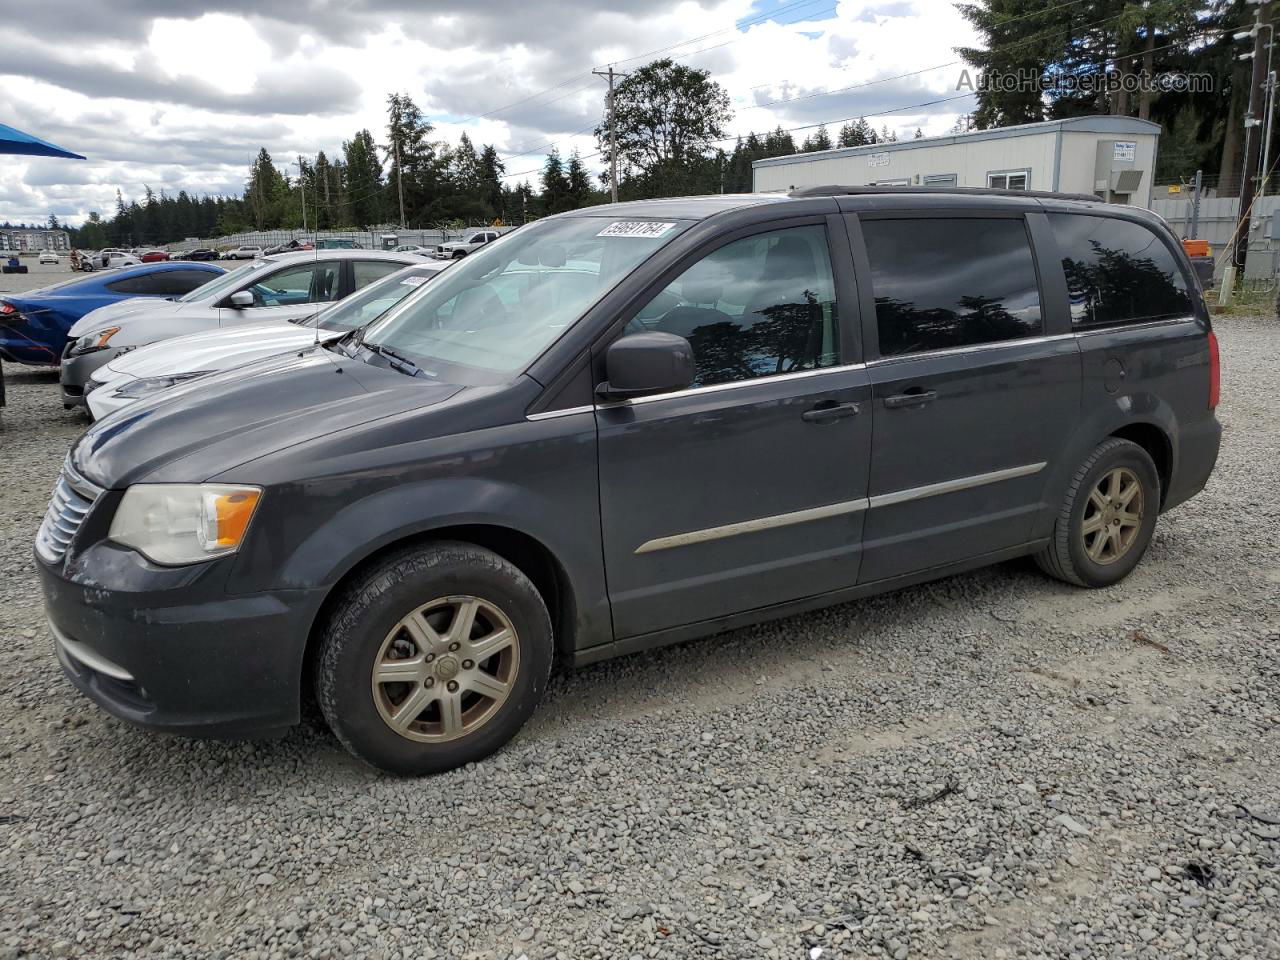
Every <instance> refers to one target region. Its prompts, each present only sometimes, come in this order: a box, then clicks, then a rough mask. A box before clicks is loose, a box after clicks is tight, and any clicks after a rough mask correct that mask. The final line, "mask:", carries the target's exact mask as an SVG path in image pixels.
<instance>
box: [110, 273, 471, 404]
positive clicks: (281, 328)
mask: <svg viewBox="0 0 1280 960" xmlns="http://www.w3.org/2000/svg"><path fill="white" fill-rule="evenodd" d="M447 266H449V264H447V263H418V264H416V265H414V266H412V267H404V268H403V269H401V270H397V271H396V272H395V273H392V274H390V275H388V276H386V277H383V278H382V279H381V280H375V281H374V282H373V283H371V284H369V285H368V286H367V287H365V288H364V289H362V290H359V291H357V292H356V293H353V294H352V295H351V296H349V297H348V298H347V299H345V300H343V301H341V302H339V303H335V304H333V305H332V306H329V307H327V308H325V309H324V310H322V311H320V312H319V313H317V314H316V315H315V316H314V317H311V318H309V319H307V320H302V321H300V322H299V323H297V324H288V323H278V322H276V323H253V324H249V325H247V326H242V327H232V328H229V329H219V330H210V331H209V332H208V333H196V334H192V335H191V336H188V337H174V338H173V339H172V340H165V341H163V342H162V343H153V344H151V345H150V346H147V347H142V348H140V349H138V350H134V351H132V352H130V353H126V354H123V355H122V356H118V357H116V358H115V359H114V360H112V361H111V362H110V363H108V364H107V365H106V366H105V367H102V368H101V369H99V370H98V371H97V372H96V373H94V374H93V376H92V377H90V378H89V382H88V383H87V384H86V385H85V396H86V398H87V402H88V405H89V412H90V413H91V414H92V415H93V417H94V419H95V420H96V419H100V418H102V417H105V416H107V414H110V413H114V412H115V411H117V410H119V409H120V408H122V407H127V406H128V405H129V404H131V403H133V402H135V401H137V400H141V399H143V398H144V397H149V396H151V395H153V394H155V393H159V392H160V391H161V390H167V389H168V388H169V387H171V386H173V385H175V384H178V383H182V382H184V381H186V380H193V379H195V378H196V377H201V376H204V375H205V374H208V373H215V372H218V371H221V370H229V369H231V368H232V367H238V366H241V365H243V364H246V363H250V362H252V361H254V360H261V359H263V358H264V357H273V356H275V355H277V354H280V353H287V352H288V351H290V350H298V349H302V348H305V347H307V346H310V345H311V344H312V343H315V342H317V341H319V342H327V341H329V340H333V339H336V338H338V337H341V336H343V335H345V334H347V333H350V332H351V331H352V330H354V329H356V328H357V327H362V326H364V325H365V324H367V323H371V322H372V321H374V320H376V319H377V318H378V317H380V316H382V315H383V314H384V313H386V312H387V311H388V310H390V309H391V308H392V307H394V306H395V305H396V304H398V303H399V302H400V301H401V300H404V299H405V298H406V297H408V296H409V295H410V294H412V293H413V292H414V291H415V290H417V289H418V287H420V286H421V285H422V284H423V283H425V282H426V281H427V280H430V279H431V278H432V277H434V276H435V275H436V274H438V273H440V271H442V270H444V269H445V268H446V267H447Z"/></svg>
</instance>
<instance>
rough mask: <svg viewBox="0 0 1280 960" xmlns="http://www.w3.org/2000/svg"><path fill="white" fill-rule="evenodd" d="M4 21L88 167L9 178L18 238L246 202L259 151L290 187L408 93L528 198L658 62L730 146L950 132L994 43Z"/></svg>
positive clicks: (291, 23) (264, 2) (768, 22)
mask: <svg viewBox="0 0 1280 960" xmlns="http://www.w3.org/2000/svg"><path fill="white" fill-rule="evenodd" d="M19 4H20V6H19ZM0 15H3V16H4V22H5V28H4V29H5V35H6V36H5V39H6V43H5V56H4V57H3V59H0V121H2V122H5V123H9V124H10V125H12V126H15V127H17V128H19V129H21V130H25V131H28V132H30V133H34V134H36V135H38V136H41V137H44V138H45V139H47V140H51V141H53V142H54V143H57V144H59V145H61V146H64V147H67V148H68V149H71V150H74V151H76V152H78V153H83V154H85V155H86V156H87V157H89V160H88V161H87V162H83V161H58V160H24V159H23V158H20V157H0V221H2V220H11V221H24V220H25V221H35V220H44V219H46V218H47V217H48V215H49V214H50V213H55V214H57V215H58V216H59V217H60V218H63V219H66V220H69V221H71V222H80V221H81V220H82V219H83V217H84V216H85V215H86V214H87V213H88V212H89V211H90V210H99V211H102V212H103V213H104V214H109V213H110V211H111V210H112V209H113V207H114V199H115V192H116V189H117V188H119V189H120V190H122V191H123V192H124V195H125V197H126V198H129V197H133V196H138V195H140V194H141V193H142V191H143V187H144V185H150V186H151V187H152V189H154V190H157V191H159V190H160V189H164V190H166V191H169V192H171V193H176V192H177V191H178V190H180V189H186V190H188V191H191V192H193V193H197V194H200V193H236V194H238V193H239V192H240V191H241V190H242V189H243V184H244V179H245V173H246V169H247V166H248V162H249V159H250V158H251V157H252V156H253V155H254V154H255V153H257V151H258V148H259V147H260V146H265V147H266V148H267V149H268V150H269V151H270V152H271V154H272V156H273V157H274V158H275V159H276V162H277V164H280V165H281V166H283V165H285V164H288V163H291V162H292V161H294V160H295V159H296V158H297V157H298V156H299V155H302V156H314V154H315V153H316V152H317V151H318V150H325V151H326V152H327V153H329V154H330V155H331V156H332V155H334V154H336V153H338V151H339V150H340V147H341V143H342V141H343V140H344V139H349V138H350V137H351V135H352V134H353V133H354V132H355V131H357V130H359V129H360V128H361V127H368V128H369V129H370V130H372V131H373V133H374V136H375V137H376V138H377V139H378V140H379V141H380V142H381V141H382V139H383V138H384V136H385V117H386V113H385V109H386V108H385V101H386V95H387V94H388V93H389V92H391V91H395V90H398V91H403V92H407V93H409V94H410V95H411V96H412V97H414V99H415V100H416V101H417V103H418V104H419V106H421V107H422V109H423V110H424V112H425V113H426V114H427V115H428V116H429V117H430V118H431V120H432V122H433V123H434V124H435V125H436V137H437V138H439V139H444V140H449V141H454V140H456V139H457V137H458V136H459V134H460V133H462V132H463V131H464V130H465V131H467V132H468V133H469V134H470V136H471V138H472V140H473V141H474V142H475V143H476V144H477V146H479V145H480V144H482V143H493V144H495V145H496V146H497V147H498V148H499V150H500V151H501V153H502V154H503V157H504V162H505V163H506V168H507V171H508V173H509V175H510V176H511V177H512V182H514V181H515V180H520V179H526V178H527V179H530V180H535V181H536V175H537V169H538V167H539V166H540V164H541V161H542V158H543V157H544V156H545V154H546V151H547V150H548V149H549V148H550V146H551V145H552V144H554V145H556V146H558V147H559V149H560V150H561V152H562V153H565V154H568V153H569V152H570V151H572V150H573V149H574V148H575V147H576V148H578V149H579V150H580V151H581V153H582V155H583V156H584V157H587V156H588V155H590V154H594V153H595V152H596V144H595V140H594V138H593V137H592V136H591V134H590V129H591V128H592V127H593V126H594V125H595V124H596V123H597V122H598V121H599V118H600V116H601V111H602V110H603V90H604V82H603V81H602V80H600V79H598V78H596V77H593V76H592V75H591V73H590V71H591V70H592V69H593V68H601V67H604V66H605V65H607V64H610V63H612V64H614V65H616V67H617V69H619V70H624V71H625V70H627V69H628V68H634V67H635V66H638V65H641V64H643V63H645V62H646V61H647V60H649V59H653V58H654V57H656V56H659V55H662V56H674V57H676V58H678V59H679V61H680V62H683V63H686V64H689V65H691V66H696V67H700V68H704V69H707V70H710V71H711V73H712V75H713V77H714V78H715V79H716V80H718V81H719V82H720V83H722V84H724V86H725V87H726V88H727V89H728V91H729V93H730V95H731V97H732V99H733V105H734V113H735V116H734V120H733V122H732V123H731V124H730V127H729V129H730V132H732V133H746V132H748V131H750V130H753V129H754V130H765V129H771V128H773V127H775V126H777V125H781V126H782V127H784V128H788V129H790V128H797V127H805V126H807V125H810V124H816V123H818V122H821V121H825V122H828V123H830V124H831V125H832V129H831V134H832V135H833V136H834V135H835V133H836V129H835V128H836V127H837V126H838V125H839V124H838V121H840V120H843V119H844V118H847V117H856V116H859V115H866V116H867V117H868V121H869V122H871V123H873V124H874V125H875V127H876V128H877V129H879V128H880V127H881V126H882V125H885V124H887V125H888V126H889V128H890V129H891V130H894V131H896V132H897V133H898V135H899V136H910V135H911V134H913V133H914V131H915V129H916V128H917V127H921V128H923V129H924V131H925V133H929V134H932V133H944V132H946V131H947V130H948V129H949V128H950V127H951V126H952V124H954V122H955V120H956V117H957V116H958V115H959V114H961V113H965V112H968V110H970V109H971V108H972V98H959V99H957V97H958V95H959V94H960V93H961V91H958V90H957V89H956V83H957V79H958V76H959V71H960V70H961V67H962V65H961V64H960V63H958V62H956V61H957V60H958V57H957V55H956V53H955V51H954V48H955V47H957V46H960V45H965V44H969V43H973V42H974V37H973V33H972V31H971V29H970V28H969V26H968V24H967V22H966V21H965V20H963V19H962V18H961V17H960V16H959V15H958V14H957V13H956V12H955V10H954V8H953V6H952V3H951V2H949V0H723V2H717V0H615V2H613V3H607V2H606V3H600V2H588V0H466V2H462V0H426V2H421V0H290V2H287V3H282V2H278V0H252V2H250V0H222V2H218V0H199V2H195V0H166V2H164V3H155V2H152V0H110V2H88V0H70V2H59V0H48V2H34V3H33V2H30V0H0ZM936 100H944V101H945V102H941V103H932V104H930V105H927V106H918V105H919V104H925V103H927V102H929V101H936ZM806 132H807V131H806V130H797V132H796V133H795V134H794V135H795V137H796V139H797V141H800V140H803V138H804V136H805V134H806ZM587 163H588V164H590V165H594V164H595V163H596V161H595V159H588V160H587Z"/></svg>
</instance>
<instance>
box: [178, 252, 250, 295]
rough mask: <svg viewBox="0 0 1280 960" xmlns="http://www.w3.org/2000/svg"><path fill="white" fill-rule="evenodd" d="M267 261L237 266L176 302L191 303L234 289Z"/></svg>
mask: <svg viewBox="0 0 1280 960" xmlns="http://www.w3.org/2000/svg"><path fill="white" fill-rule="evenodd" d="M268 263H269V261H267V260H255V261H253V263H246V264H245V265H244V266H243V267H237V268H236V269H234V270H230V271H228V272H227V273H224V274H223V275H222V276H220V277H218V278H217V279H215V280H210V281H209V282H208V283H205V284H201V285H200V286H198V287H196V288H195V289H194V290H192V291H191V292H190V293H184V294H183V295H182V296H180V297H179V298H178V303H192V302H194V301H196V300H208V299H209V298H210V297H219V296H221V295H222V294H223V293H226V292H227V291H228V290H234V289H235V288H237V287H239V286H240V281H242V280H244V279H245V278H247V277H248V276H250V275H251V274H253V273H255V272H256V271H258V270H263V269H265V268H266V266H267V264H268Z"/></svg>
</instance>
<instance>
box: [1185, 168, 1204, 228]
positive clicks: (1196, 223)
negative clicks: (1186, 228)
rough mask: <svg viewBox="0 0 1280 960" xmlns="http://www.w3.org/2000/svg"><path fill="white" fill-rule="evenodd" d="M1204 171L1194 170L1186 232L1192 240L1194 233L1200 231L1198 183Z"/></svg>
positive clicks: (1200, 181) (1199, 183)
mask: <svg viewBox="0 0 1280 960" xmlns="http://www.w3.org/2000/svg"><path fill="white" fill-rule="evenodd" d="M1203 172H1204V171H1202V170H1197V171H1196V185H1195V189H1194V190H1193V191H1192V193H1191V229H1190V232H1189V234H1188V236H1190V238H1191V239H1192V240H1194V239H1196V235H1197V234H1198V233H1199V232H1200V185H1201V183H1202V179H1203V178H1202V176H1201V175H1202V174H1203Z"/></svg>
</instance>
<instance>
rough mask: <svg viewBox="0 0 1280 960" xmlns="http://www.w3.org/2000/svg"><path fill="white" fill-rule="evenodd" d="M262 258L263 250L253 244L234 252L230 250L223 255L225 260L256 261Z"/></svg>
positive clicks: (243, 246)
mask: <svg viewBox="0 0 1280 960" xmlns="http://www.w3.org/2000/svg"><path fill="white" fill-rule="evenodd" d="M260 256H262V248H261V247H256V246H253V245H251V244H244V245H242V246H239V247H236V248H234V249H232V250H228V251H227V252H226V253H224V254H223V255H222V259H223V260H255V259H257V258H258V257H260Z"/></svg>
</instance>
